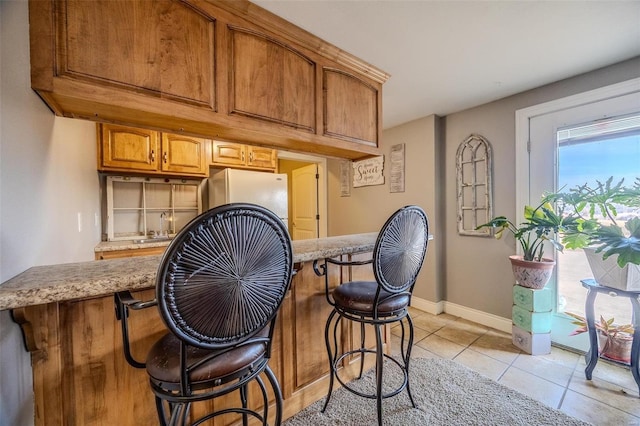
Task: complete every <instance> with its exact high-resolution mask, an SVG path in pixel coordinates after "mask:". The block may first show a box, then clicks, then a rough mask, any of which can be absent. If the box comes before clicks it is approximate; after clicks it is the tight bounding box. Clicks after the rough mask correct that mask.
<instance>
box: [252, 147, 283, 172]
mask: <svg viewBox="0 0 640 426" xmlns="http://www.w3.org/2000/svg"><path fill="white" fill-rule="evenodd" d="M276 160H277V156H276V150H275V149H271V148H263V147H260V146H251V145H249V146H247V166H250V167H255V168H261V169H262V168H264V169H275V168H276Z"/></svg>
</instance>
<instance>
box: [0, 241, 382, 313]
mask: <svg viewBox="0 0 640 426" xmlns="http://www.w3.org/2000/svg"><path fill="white" fill-rule="evenodd" d="M377 236H378V233H377V232H371V233H367V234H352V235H341V236H336V237H327V238H319V239H313V240H299V241H293V261H294V262H308V261H311V260H315V259H322V258H325V257H334V256H339V255H342V254H349V253H362V252H367V251H372V250H373V246H374V245H375V242H376V238H377ZM160 243H162V242H160ZM129 244H130V243H129ZM164 244H165V245H166V244H167V242H164ZM123 245H126V243H123ZM144 246H145V247H149V243H147V244H144ZM120 249H122V247H121V248H120ZM160 257H161V256H159V255H156V256H138V257H130V258H123V259H109V260H94V261H88V262H79V263H65V264H59V265H47V266H34V267H32V268H29V269H27V270H26V271H24V272H22V273H21V274H19V275H16V276H15V277H13V278H11V279H9V280H7V281H5V282H4V283H2V284H0V310H4V309H15V308H22V307H25V306H32V305H41V304H45V303H52V302H62V301H66V300H77V299H84V298H88V297H99V296H105V295H110V294H113V293H115V292H118V291H122V290H141V289H145V288H152V287H153V286H155V278H156V270H157V268H158V265H159V263H160Z"/></svg>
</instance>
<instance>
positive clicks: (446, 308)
mask: <svg viewBox="0 0 640 426" xmlns="http://www.w3.org/2000/svg"><path fill="white" fill-rule="evenodd" d="M411 306H412V307H414V308H416V309H420V310H421V311H424V312H428V313H430V314H433V315H438V314H441V313H447V314H449V315H454V316H456V317H460V318H464V319H466V320H468V321H473V322H477V323H478V324H482V325H484V326H487V327H491V328H495V329H496V330H500V331H504V332H505V333H511V324H512V322H511V318H504V317H499V316H497V315H493V314H489V313H486V312H482V311H478V310H477V309H472V308H468V307H466V306H462V305H457V304H455V303H451V302H446V301H441V302H431V301H429V300H425V299H420V298H419V297H415V296H413V297H412V298H411Z"/></svg>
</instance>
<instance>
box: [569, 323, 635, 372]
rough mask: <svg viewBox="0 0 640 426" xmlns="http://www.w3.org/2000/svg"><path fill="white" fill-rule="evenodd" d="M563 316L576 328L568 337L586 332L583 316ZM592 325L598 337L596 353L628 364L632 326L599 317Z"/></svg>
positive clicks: (629, 360)
mask: <svg viewBox="0 0 640 426" xmlns="http://www.w3.org/2000/svg"><path fill="white" fill-rule="evenodd" d="M565 314H567V315H569V316H570V317H571V318H573V319H574V321H572V324H575V325H577V326H578V328H576V329H575V330H574V331H573V332H572V333H571V334H570V336H575V335H578V334H581V333H586V332H587V320H586V319H585V318H584V317H583V316H581V315H577V314H574V313H572V312H565ZM594 324H595V327H596V333H597V336H598V353H599V354H600V356H602V357H605V358H608V359H611V360H614V361H618V362H623V363H626V364H630V363H631V343H632V341H633V331H634V330H633V325H632V324H615V323H614V319H613V318H610V319H608V320H605V319H604V318H603V317H602V316H600V321H595V323H594Z"/></svg>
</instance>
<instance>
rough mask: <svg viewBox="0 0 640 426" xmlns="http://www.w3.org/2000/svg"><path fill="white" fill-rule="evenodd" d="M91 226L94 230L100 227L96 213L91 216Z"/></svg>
mask: <svg viewBox="0 0 640 426" xmlns="http://www.w3.org/2000/svg"><path fill="white" fill-rule="evenodd" d="M93 226H95V227H96V228H97V227H98V226H100V218H99V217H98V213H94V214H93Z"/></svg>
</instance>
